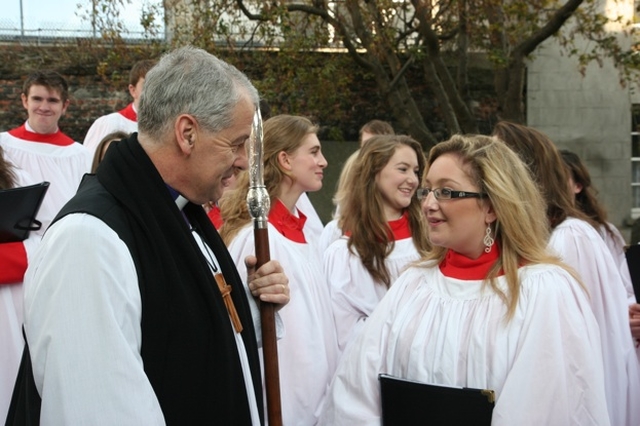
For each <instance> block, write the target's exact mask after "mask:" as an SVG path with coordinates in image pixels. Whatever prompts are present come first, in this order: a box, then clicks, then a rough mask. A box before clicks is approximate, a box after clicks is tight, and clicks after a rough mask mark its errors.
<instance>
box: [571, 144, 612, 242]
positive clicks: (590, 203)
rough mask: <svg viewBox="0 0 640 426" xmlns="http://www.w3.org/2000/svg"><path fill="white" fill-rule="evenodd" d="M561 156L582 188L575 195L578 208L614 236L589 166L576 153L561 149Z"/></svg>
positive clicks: (573, 178)
mask: <svg viewBox="0 0 640 426" xmlns="http://www.w3.org/2000/svg"><path fill="white" fill-rule="evenodd" d="M560 155H561V156H562V160H563V161H564V164H565V165H566V166H567V170H568V172H569V175H570V176H571V179H572V180H573V181H574V182H575V183H577V184H579V185H580V186H581V187H582V189H581V190H580V192H578V193H577V194H574V196H575V202H576V207H577V208H578V209H580V211H582V212H583V213H584V214H586V215H587V216H589V218H590V219H591V220H592V221H593V222H595V224H597V225H602V226H604V228H605V229H606V230H607V232H608V233H609V234H610V235H611V236H614V234H613V231H612V230H611V227H610V225H609V222H608V221H607V210H606V209H605V208H604V206H603V205H602V204H600V201H598V191H597V190H596V188H595V187H594V186H593V185H592V184H591V175H590V174H589V169H587V166H586V165H585V164H584V163H583V162H582V160H581V159H580V157H579V156H578V154H576V153H575V152H572V151H569V150H566V149H561V150H560Z"/></svg>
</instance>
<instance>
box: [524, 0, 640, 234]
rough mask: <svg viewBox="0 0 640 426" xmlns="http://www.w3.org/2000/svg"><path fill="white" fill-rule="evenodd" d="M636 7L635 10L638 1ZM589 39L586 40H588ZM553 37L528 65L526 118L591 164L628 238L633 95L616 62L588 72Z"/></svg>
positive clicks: (601, 192)
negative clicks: (621, 78)
mask: <svg viewBox="0 0 640 426" xmlns="http://www.w3.org/2000/svg"><path fill="white" fill-rule="evenodd" d="M628 3H631V11H633V2H632V1H628ZM585 45H586V43H585ZM560 51H561V50H560V47H559V46H558V45H557V43H556V42H555V41H554V40H548V41H547V42H546V43H545V44H544V45H543V46H542V47H541V48H540V49H538V51H537V52H536V56H535V59H534V60H533V61H532V62H531V64H530V65H529V68H528V79H527V124H528V125H530V126H532V127H535V128H537V129H539V130H540V131H542V132H544V133H545V134H547V135H548V136H549V137H550V138H551V139H552V140H553V141H554V142H555V143H556V144H557V145H558V147H559V148H566V149H570V150H572V151H574V152H576V153H577V154H578V155H579V156H580V157H581V158H582V159H583V161H584V162H585V163H586V164H587V166H588V168H589V171H590V173H591V177H592V179H593V183H594V186H595V187H596V188H597V189H598V190H599V199H600V200H601V201H602V202H603V203H604V205H605V206H606V208H607V210H608V213H609V220H610V221H611V222H612V223H613V224H615V225H616V226H618V227H619V228H620V230H621V231H622V232H623V234H624V235H625V238H627V239H628V238H629V229H628V225H629V223H628V222H629V217H630V211H631V136H630V132H631V98H630V91H629V88H628V87H623V86H622V85H621V84H620V76H619V74H618V71H617V70H616V69H615V68H614V66H613V65H612V63H611V62H609V61H605V62H604V63H603V65H602V66H599V65H597V64H591V65H590V66H588V68H587V70H586V73H585V75H584V77H580V74H579V73H577V69H578V63H577V60H576V59H574V58H569V57H567V56H566V55H565V56H562V55H561V54H560Z"/></svg>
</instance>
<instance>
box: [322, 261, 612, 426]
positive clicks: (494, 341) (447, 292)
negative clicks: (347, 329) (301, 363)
mask: <svg viewBox="0 0 640 426" xmlns="http://www.w3.org/2000/svg"><path fill="white" fill-rule="evenodd" d="M519 276H520V280H521V290H520V298H519V302H518V305H517V307H516V311H515V315H514V317H513V319H511V320H510V321H508V322H507V321H505V313H506V306H505V304H504V303H503V301H502V300H501V299H500V298H499V297H498V295H497V294H495V293H494V292H493V291H492V290H491V289H490V288H489V287H487V286H485V287H483V283H482V281H480V280H460V279H455V278H448V277H445V276H444V275H443V274H442V273H441V272H440V270H439V268H437V267H430V268H424V267H411V268H410V269H409V270H407V271H406V272H405V273H404V274H403V275H402V276H401V277H400V278H399V279H398V280H397V281H396V282H395V283H394V284H393V286H392V287H391V289H390V290H389V292H388V293H387V295H386V296H385V298H384V299H383V300H382V301H381V302H380V304H379V305H378V307H377V309H376V310H375V311H374V312H373V314H372V315H371V316H370V317H369V319H368V320H367V322H366V324H365V326H364V328H363V329H362V332H361V333H360V335H359V336H358V337H357V339H356V341H355V342H354V344H353V345H350V346H349V348H348V349H347V351H346V352H345V354H344V356H343V358H342V360H341V362H340V366H339V367H338V371H337V372H336V377H335V379H334V381H333V382H332V385H331V388H330V391H329V395H328V397H327V402H326V404H325V409H324V411H323V415H322V416H321V421H320V424H321V425H323V426H325V425H326V426H342V425H344V426H356V425H371V426H373V425H376V426H377V425H380V416H381V408H380V390H379V389H380V387H379V383H378V374H379V373H387V374H391V375H394V376H399V377H402V378H406V379H410V380H415V381H419V382H424V383H432V384H440V385H449V386H464V387H473V388H483V389H493V390H494V391H495V392H496V405H495V408H494V411H493V420H492V424H493V425H495V426H498V425H505V426H515V425H518V426H527V425H532V426H534V425H535V426H539V425H563V426H565V425H581V426H587V425H598V426H601V425H608V424H609V418H608V415H607V406H606V400H605V391H604V379H603V368H602V357H601V354H600V338H599V332H598V326H597V323H596V321H595V318H594V317H593V313H592V312H591V309H590V307H589V302H588V300H587V297H586V295H585V292H584V290H583V289H582V288H581V287H580V286H579V285H578V283H576V281H575V280H574V279H573V278H571V276H570V275H569V274H567V273H566V272H565V271H564V270H562V269H560V268H559V267H555V266H550V265H538V266H530V267H524V268H521V269H520V272H519ZM498 280H499V285H500V286H501V287H502V288H504V286H505V285H506V283H505V281H504V277H500V278H499V279H498Z"/></svg>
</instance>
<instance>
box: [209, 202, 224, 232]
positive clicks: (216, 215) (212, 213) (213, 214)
mask: <svg viewBox="0 0 640 426" xmlns="http://www.w3.org/2000/svg"><path fill="white" fill-rule="evenodd" d="M207 216H209V219H210V220H211V223H213V226H214V227H215V228H216V229H220V227H221V226H222V222H223V221H222V215H221V214H220V207H219V206H218V204H214V205H213V207H211V210H209V212H208V213H207Z"/></svg>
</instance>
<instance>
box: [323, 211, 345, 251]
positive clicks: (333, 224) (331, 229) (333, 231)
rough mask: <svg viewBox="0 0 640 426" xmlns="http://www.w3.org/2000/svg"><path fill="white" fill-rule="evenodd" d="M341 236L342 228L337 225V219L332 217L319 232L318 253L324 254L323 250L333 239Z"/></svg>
mask: <svg viewBox="0 0 640 426" xmlns="http://www.w3.org/2000/svg"><path fill="white" fill-rule="evenodd" d="M341 236H342V229H340V228H339V227H338V219H333V220H331V221H330V222H329V223H327V224H326V225H325V226H324V229H323V230H322V234H320V240H319V241H318V249H319V250H320V255H321V256H324V252H325V250H326V249H327V248H328V247H329V246H330V245H331V243H333V242H334V241H335V240H337V239H338V238H340V237H341Z"/></svg>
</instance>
